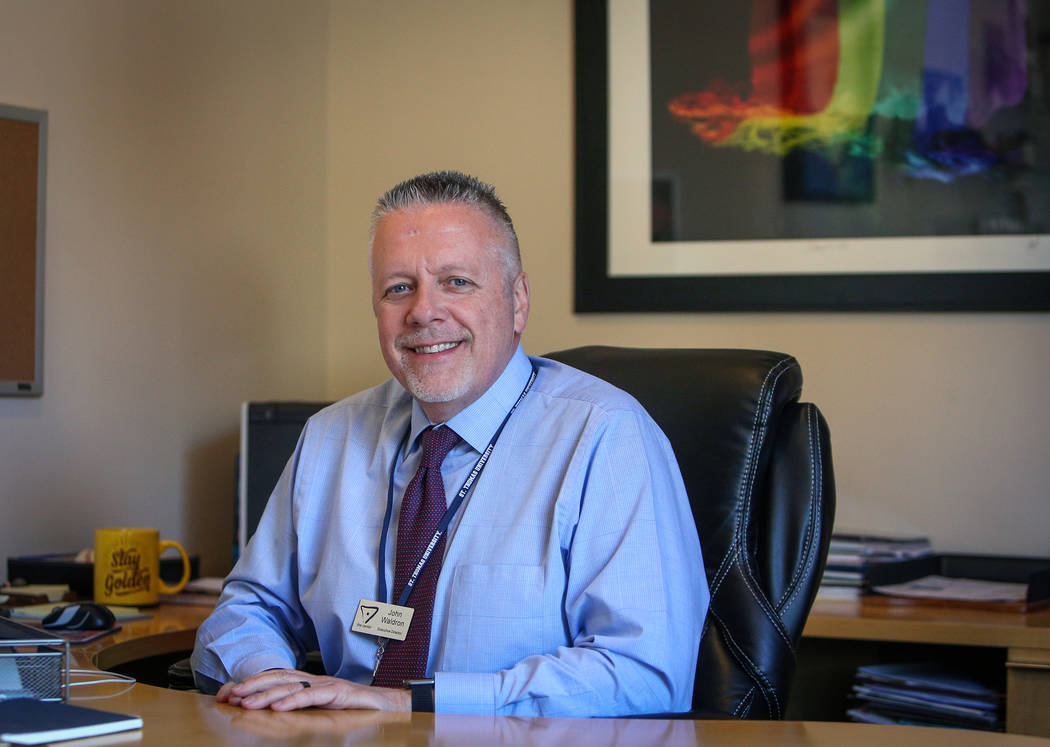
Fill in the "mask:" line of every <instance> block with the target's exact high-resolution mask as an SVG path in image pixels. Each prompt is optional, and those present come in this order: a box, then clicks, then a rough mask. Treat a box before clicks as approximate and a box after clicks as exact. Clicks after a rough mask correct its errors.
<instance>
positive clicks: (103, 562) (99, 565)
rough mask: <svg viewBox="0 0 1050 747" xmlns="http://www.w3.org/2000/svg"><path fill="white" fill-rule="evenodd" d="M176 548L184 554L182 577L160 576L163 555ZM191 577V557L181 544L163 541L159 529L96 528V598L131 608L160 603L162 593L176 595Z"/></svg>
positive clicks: (106, 602) (105, 602)
mask: <svg viewBox="0 0 1050 747" xmlns="http://www.w3.org/2000/svg"><path fill="white" fill-rule="evenodd" d="M169 548H174V549H176V550H178V551H179V554H181V555H182V580H181V581H179V582H178V583H177V584H175V585H174V586H169V585H168V584H166V583H164V582H163V581H161V579H160V556H161V553H163V552H164V551H165V550H167V549H169ZM189 580H190V559H189V557H188V556H187V555H186V551H185V550H184V549H182V545H180V544H179V543H178V542H175V541H173V540H161V539H160V532H159V531H157V530H156V529H133V528H130V527H117V528H111V529H96V530H95V601H96V602H101V603H102V604H124V605H128V606H132V607H139V606H143V605H151V604H157V602H158V601H160V597H159V596H158V595H159V594H161V593H164V594H175V593H176V592H179V591H182V587H184V586H185V585H186V582H187V581H189Z"/></svg>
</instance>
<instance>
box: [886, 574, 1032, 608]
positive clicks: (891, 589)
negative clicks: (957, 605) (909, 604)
mask: <svg viewBox="0 0 1050 747" xmlns="http://www.w3.org/2000/svg"><path fill="white" fill-rule="evenodd" d="M872 591H875V592H877V593H879V594H889V595H890V596H895V597H915V598H918V599H951V600H954V601H957V602H1023V601H1025V598H1026V597H1027V594H1028V584H1017V583H1010V582H1006V581H979V580H977V579H973V578H948V577H947V576H924V577H922V578H917V579H915V580H913V581H906V582H905V583H903V584H886V585H885V586H873V587H872Z"/></svg>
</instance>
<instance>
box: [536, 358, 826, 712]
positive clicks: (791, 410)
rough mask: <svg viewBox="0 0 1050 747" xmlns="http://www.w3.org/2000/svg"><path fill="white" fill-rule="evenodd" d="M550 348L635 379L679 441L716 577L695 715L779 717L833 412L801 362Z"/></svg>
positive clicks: (815, 580)
mask: <svg viewBox="0 0 1050 747" xmlns="http://www.w3.org/2000/svg"><path fill="white" fill-rule="evenodd" d="M547 357H548V358H552V359H554V360H558V361H562V362H563V363H567V364H569V365H571V366H574V367H575V368H579V369H581V370H583V371H586V372H588V373H591V374H593V375H595V376H598V377H599V378H602V379H605V380H606V381H609V382H611V383H612V384H614V385H616V386H618V387H620V388H621V389H624V390H626V391H628V392H630V393H631V394H632V395H634V397H635V398H637V399H638V401H639V402H641V403H642V405H643V406H644V407H645V408H646V409H647V410H648V411H649V413H650V415H652V417H653V419H654V420H656V422H657V423H659V425H660V427H661V428H663V430H664V433H666V434H667V437H668V439H670V441H671V445H672V446H673V447H674V451H675V455H676V456H677V458H678V463H679V465H680V467H681V470H682V476H683V478H684V480H685V486H686V490H687V491H688V493H689V501H690V503H691V505H692V508H693V516H694V517H695V519H696V525H697V530H698V532H699V534H700V544H701V548H702V550H703V556H704V565H705V566H706V571H707V580H708V584H709V585H710V589H711V607H710V610H709V612H708V616H707V621H706V623H705V624H704V632H703V637H702V638H701V641H700V654H699V658H698V661H697V669H696V684H695V687H694V691H693V711H692V712H691V713H690V714H688V715H692V716H697V717H699V716H703V717H724V718H741V719H781V718H783V717H784V711H785V708H786V705H787V699H788V692H789V689H790V686H791V681H792V678H793V675H794V671H795V657H796V651H797V649H798V642H799V639H800V638H801V636H802V628H803V626H804V625H805V622H806V617H807V616H808V615H809V610H810V608H811V607H812V605H813V599H814V597H815V596H816V593H817V587H818V585H819V584H820V578H821V576H822V575H823V572H824V564H825V561H826V559H827V553H828V543H829V542H830V540H831V525H832V520H833V516H834V505H835V485H834V477H833V474H832V466H831V445H830V441H829V439H828V428H827V424H826V423H825V421H824V418H823V416H822V415H821V414H820V411H819V410H817V408H816V407H815V406H814V405H812V404H808V403H800V402H799V401H798V398H799V395H800V394H801V391H802V371H801V369H800V368H799V365H798V362H797V361H796V360H795V359H794V358H793V357H791V356H790V355H785V354H783V353H773V352H769V351H761V350H690V349H680V350H670V349H666V350H657V349H640V348H613V347H583V348H574V349H572V350H562V351H559V352H556V353H550V354H549V355H548V356H547Z"/></svg>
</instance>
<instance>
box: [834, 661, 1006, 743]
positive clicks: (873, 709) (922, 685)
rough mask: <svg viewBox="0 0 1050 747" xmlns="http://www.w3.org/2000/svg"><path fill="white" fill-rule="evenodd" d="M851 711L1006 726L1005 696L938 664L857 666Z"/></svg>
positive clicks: (875, 718) (861, 717)
mask: <svg viewBox="0 0 1050 747" xmlns="http://www.w3.org/2000/svg"><path fill="white" fill-rule="evenodd" d="M852 698H853V699H854V700H855V701H856V702H857V703H858V705H857V707H856V708H851V709H850V710H849V711H847V713H848V715H849V717H850V719H851V720H853V721H858V722H861V723H868V724H901V725H908V726H953V727H958V728H962V729H978V730H981V731H1002V730H1003V720H1002V709H1003V696H1002V694H1001V693H999V692H998V691H996V690H994V689H992V688H991V687H989V686H988V685H986V684H984V683H982V682H979V681H977V680H976V679H974V678H972V677H971V676H968V675H961V674H958V673H956V672H953V671H952V670H949V669H947V668H945V667H943V666H941V665H938V664H914V663H904V664H873V665H871V666H863V667H859V668H858V669H857V677H856V681H855V684H854V685H853V694H852Z"/></svg>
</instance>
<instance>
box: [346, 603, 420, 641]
mask: <svg viewBox="0 0 1050 747" xmlns="http://www.w3.org/2000/svg"><path fill="white" fill-rule="evenodd" d="M412 612H413V610H412V608H411V607H402V606H401V605H399V604H384V603H383V602H373V601H372V600H371V599H362V600H361V603H360V604H358V605H357V614H356V615H354V624H353V625H351V626H350V630H352V631H354V632H355V633H367V634H368V635H377V636H381V637H383V638H393V639H394V640H396V641H403V640H405V637H406V636H407V635H408V627H409V625H411V624H412Z"/></svg>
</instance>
